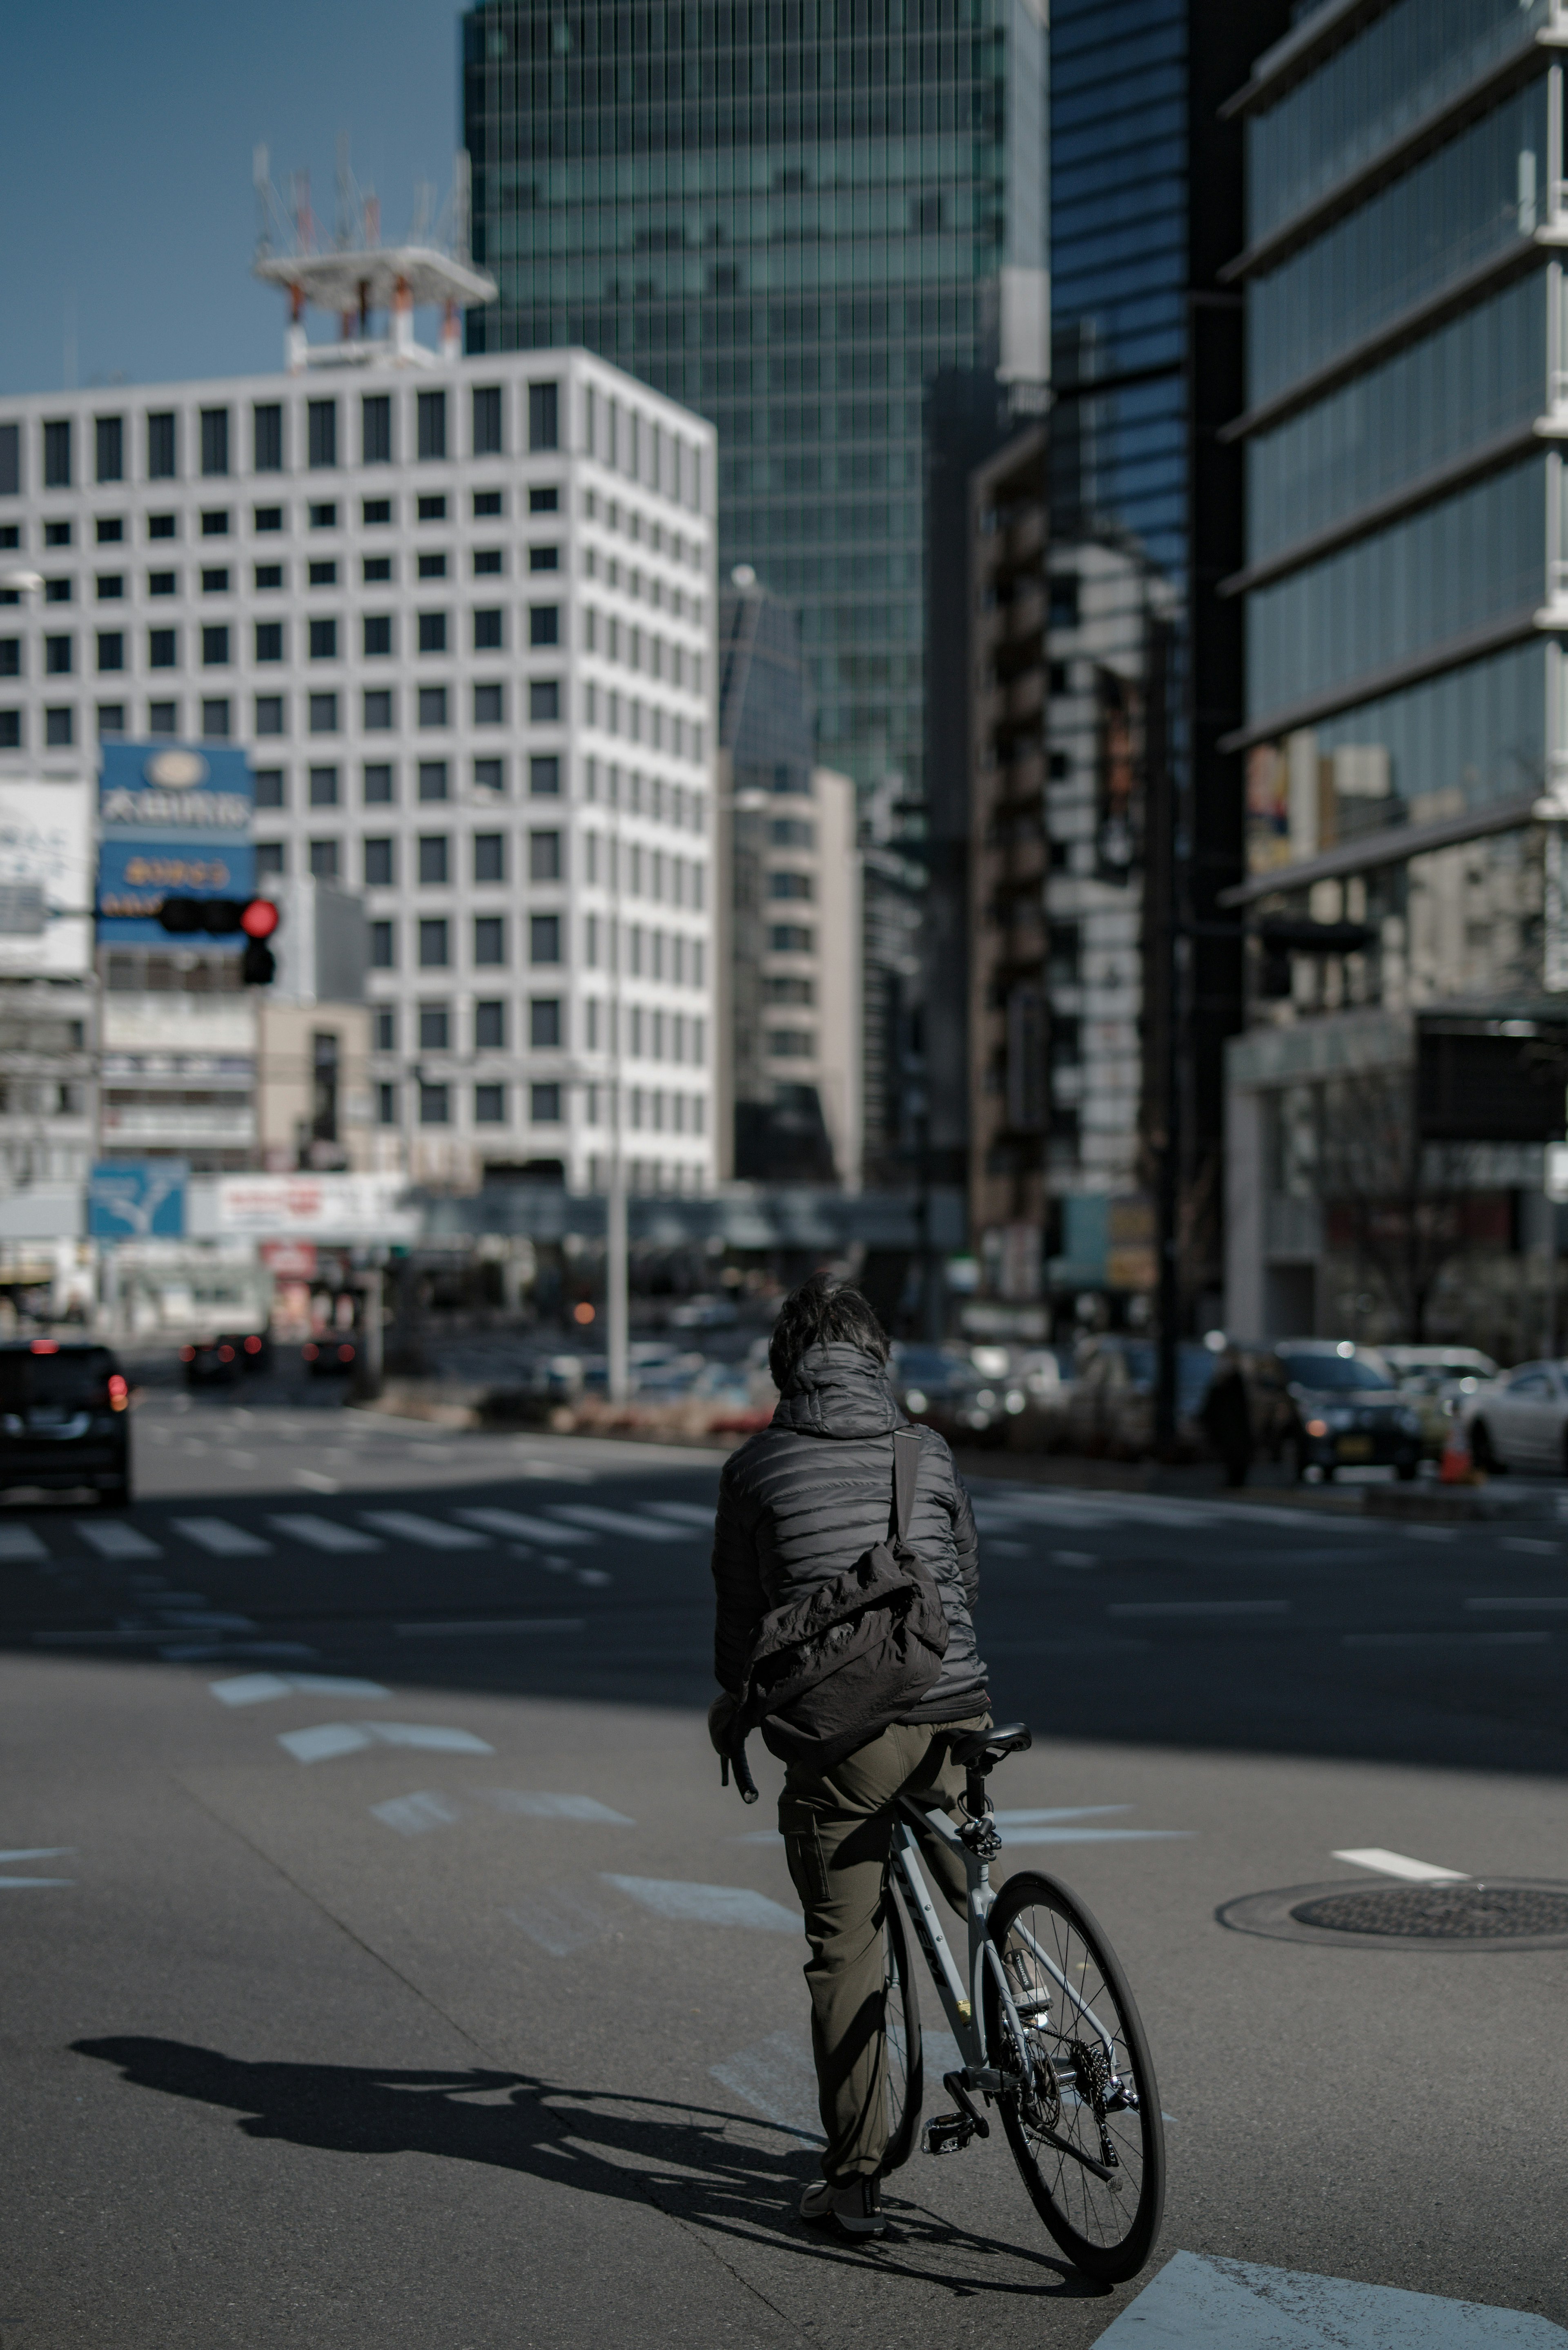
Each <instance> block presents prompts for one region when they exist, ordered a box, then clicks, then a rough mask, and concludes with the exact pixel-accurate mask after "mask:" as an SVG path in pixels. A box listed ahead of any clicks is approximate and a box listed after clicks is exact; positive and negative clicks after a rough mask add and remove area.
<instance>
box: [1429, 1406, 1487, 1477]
mask: <svg viewBox="0 0 1568 2350" xmlns="http://www.w3.org/2000/svg"><path fill="white" fill-rule="evenodd" d="M1438 1483H1439V1485H1474V1484H1479V1483H1480V1478H1479V1477H1478V1475H1477V1473H1476V1466H1475V1462H1474V1461H1472V1460H1471V1458H1470V1440H1469V1436H1468V1435H1467V1434H1466V1432H1465V1430H1464V1427H1463V1425H1462V1423H1461V1422H1460V1421H1459V1420H1458V1419H1452V1420H1450V1421H1449V1434H1448V1440H1447V1442H1446V1443H1445V1444H1444V1446H1443V1459H1442V1465H1441V1467H1440V1468H1439V1469H1438Z"/></svg>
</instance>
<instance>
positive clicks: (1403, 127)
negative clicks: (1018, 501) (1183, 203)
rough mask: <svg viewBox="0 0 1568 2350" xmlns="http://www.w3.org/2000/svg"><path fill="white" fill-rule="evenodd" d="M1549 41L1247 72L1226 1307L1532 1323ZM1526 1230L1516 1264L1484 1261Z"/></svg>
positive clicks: (1462, 1327)
mask: <svg viewBox="0 0 1568 2350" xmlns="http://www.w3.org/2000/svg"><path fill="white" fill-rule="evenodd" d="M1565 33H1568V9H1565V8H1564V7H1563V5H1562V0H1384V5H1379V6H1373V7H1361V8H1356V9H1354V10H1346V9H1344V8H1335V7H1332V6H1322V7H1318V8H1316V9H1312V10H1308V11H1305V12H1301V13H1299V15H1298V20H1297V22H1296V23H1295V25H1294V26H1293V28H1292V30H1291V31H1290V33H1289V34H1288V35H1287V36H1286V37H1285V38H1284V39H1282V41H1280V42H1278V43H1277V44H1276V45H1275V47H1273V48H1272V49H1270V50H1268V51H1267V52H1266V53H1265V54H1263V55H1262V56H1261V57H1259V59H1258V60H1257V62H1256V64H1255V65H1254V67H1253V68H1252V70H1251V74H1250V75H1249V76H1248V77H1246V78H1245V81H1244V86H1243V87H1242V88H1241V89H1240V90H1239V92H1238V95H1237V99H1236V101H1235V109H1234V110H1235V111H1237V112H1239V113H1241V115H1242V117H1243V119H1244V120H1245V123H1246V130H1247V140H1248V213H1247V228H1246V242H1245V249H1244V251H1242V252H1241V254H1240V255H1239V256H1238V257H1237V260H1236V262H1235V264H1234V265H1233V268H1232V271H1231V277H1232V280H1233V282H1238V283H1241V284H1243V285H1244V286H1245V287H1246V293H1247V390H1246V401H1245V407H1244V411H1243V412H1242V413H1241V415H1240V416H1239V417H1238V418H1237V419H1236V420H1235V421H1234V422H1233V424H1232V427H1231V438H1232V439H1233V441H1234V442H1237V443H1238V444H1240V445H1241V446H1243V447H1244V449H1245V452H1246V463H1247V478H1248V485H1249V533H1248V544H1247V549H1246V563H1245V567H1244V568H1243V569H1242V570H1241V572H1240V573H1239V574H1238V575H1237V576H1236V577H1234V578H1233V579H1232V580H1231V583H1230V586H1231V588H1232V590H1233V591H1235V593H1236V595H1237V598H1238V600H1240V601H1241V602H1243V603H1244V606H1245V612H1246V630H1247V709H1246V717H1245V723H1244V724H1243V725H1242V726H1241V727H1240V728H1238V729H1237V730H1235V732H1234V733H1232V735H1231V738H1230V740H1231V743H1232V745H1233V746H1234V747H1235V748H1237V749H1239V750H1240V751H1241V752H1242V753H1243V754H1244V755H1245V757H1246V761H1247V817H1248V844H1247V845H1248V864H1249V868H1250V871H1249V875H1248V879H1247V880H1246V882H1245V884H1244V886H1243V887H1242V888H1241V889H1240V890H1239V891H1237V892H1235V893H1233V899H1232V902H1233V903H1236V904H1239V905H1240V906H1241V909H1242V910H1244V912H1245V913H1246V916H1247V919H1248V920H1249V921H1250V923H1251V927H1252V930H1253V933H1254V938H1255V944H1254V945H1253V947H1252V949H1251V964H1250V997H1251V1001H1250V1012H1251V1026H1250V1029H1249V1033H1248V1035H1246V1036H1245V1037H1244V1038H1242V1039H1241V1040H1239V1041H1238V1043H1237V1044H1236V1045H1234V1046H1233V1047H1232V1049H1231V1127H1232V1135H1233V1142H1232V1154H1231V1155H1232V1160H1233V1163H1234V1165H1235V1166H1236V1167H1237V1168H1238V1169H1239V1170H1241V1169H1243V1168H1244V1169H1245V1170H1247V1173H1246V1180H1245V1183H1244V1186H1243V1187H1242V1192H1239V1194H1238V1196H1239V1198H1240V1197H1241V1196H1242V1195H1243V1193H1244V1197H1245V1201H1246V1207H1245V1213H1244V1214H1242V1215H1241V1216H1239V1217H1236V1218H1233V1220H1232V1231H1231V1256H1232V1270H1231V1284H1230V1286H1231V1291H1232V1293H1233V1295H1234V1296H1235V1297H1236V1298H1237V1299H1238V1300H1239V1301H1240V1302H1241V1311H1242V1314H1243V1315H1244V1316H1245V1318H1246V1326H1248V1327H1249V1328H1251V1329H1257V1330H1274V1331H1278V1330H1280V1329H1282V1327H1284V1326H1286V1325H1288V1326H1291V1327H1293V1328H1305V1329H1311V1328H1312V1327H1313V1326H1314V1320H1315V1324H1316V1326H1317V1327H1318V1328H1320V1329H1323V1330H1333V1331H1334V1334H1335V1335H1338V1334H1339V1333H1340V1331H1341V1330H1342V1329H1345V1330H1346V1331H1347V1332H1349V1333H1350V1334H1351V1335H1358V1334H1359V1332H1360V1331H1361V1330H1363V1329H1365V1330H1366V1333H1367V1335H1370V1336H1383V1337H1386V1338H1404V1337H1416V1338H1419V1337H1423V1336H1428V1335H1431V1336H1440V1335H1445V1334H1449V1335H1457V1334H1460V1333H1462V1335H1463V1336H1466V1337H1467V1338H1469V1339H1470V1340H1471V1341H1472V1342H1475V1343H1480V1344H1481V1345H1483V1346H1486V1347H1490V1348H1491V1349H1493V1350H1494V1351H1496V1352H1497V1353H1499V1354H1500V1355H1502V1356H1504V1357H1505V1358H1509V1357H1512V1356H1513V1355H1516V1354H1522V1353H1532V1352H1536V1351H1541V1352H1547V1351H1554V1345H1553V1336H1552V1333H1553V1318H1552V1317H1553V1315H1554V1313H1555V1310H1556V1309H1555V1304H1554V1290H1553V1281H1554V1276H1553V1275H1552V1271H1551V1242H1550V1235H1549V1233H1548V1232H1547V1231H1546V1228H1545V1227H1544V1226H1543V1225H1542V1223H1541V1218H1542V1215H1544V1214H1545V1212H1546V1211H1545V1209H1544V1205H1543V1202H1542V1193H1541V1144H1542V1141H1543V1140H1544V1139H1547V1138H1548V1137H1549V1135H1550V1134H1552V1133H1554V1132H1555V1133H1561V1131H1562V1091H1561V1088H1562V1068H1563V1056H1564V1055H1568V919H1565V897H1568V855H1565V852H1564V846H1563V844H1564V837H1565V830H1564V827H1565V826H1568V719H1565V703H1564V696H1563V651H1562V645H1563V632H1564V630H1565V629H1568V584H1565V583H1568V571H1565V569H1564V564H1563V556H1564V537H1563V465H1562V459H1561V456H1560V454H1559V452H1560V450H1561V448H1562V445H1563V439H1564V437H1565V436H1568V371H1565V367H1564V358H1565V345H1564V334H1563V318H1564V310H1563V263H1562V259H1561V255H1562V251H1563V244H1564V241H1565V239H1568V198H1565V193H1564V182H1563V65H1562V62H1561V60H1562V57H1563V48H1562V46H1561V45H1562V42H1563V37H1564V35H1565ZM1552 1069H1554V1070H1555V1075H1554V1076H1552V1079H1551V1082H1550V1084H1549V1085H1547V1086H1546V1087H1545V1108H1544V1111H1543V1109H1542V1098H1543V1097H1542V1082H1541V1080H1542V1072H1543V1071H1547V1070H1552ZM1543 1121H1544V1122H1543ZM1460 1145H1462V1146H1463V1151H1464V1161H1465V1163H1464V1165H1463V1167H1462V1168H1461V1167H1460V1166H1459V1163H1458V1161H1457V1160H1456V1159H1454V1158H1453V1156H1452V1151H1453V1149H1455V1148H1456V1147H1458V1146H1460ZM1445 1153H1447V1154H1449V1155H1448V1156H1445V1155H1444V1154H1445ZM1510 1194H1512V1195H1513V1196H1512V1199H1511V1200H1510V1197H1509V1195H1510ZM1374 1200H1376V1201H1380V1203H1381V1204H1380V1206H1379V1208H1378V1211H1377V1217H1374V1216H1373V1214H1372V1211H1371V1208H1370V1206H1369V1202H1370V1201H1374ZM1378 1217H1380V1219H1381V1221H1380V1222H1378V1221H1377V1218H1378ZM1521 1248H1523V1249H1524V1251H1525V1252H1526V1253H1527V1254H1528V1253H1529V1252H1530V1251H1531V1250H1536V1251H1538V1252H1539V1253H1540V1256H1541V1259H1542V1263H1541V1264H1540V1265H1538V1266H1537V1267H1536V1269H1535V1271H1534V1273H1533V1274H1532V1272H1531V1271H1530V1270H1529V1268H1528V1267H1527V1266H1521V1265H1520V1264H1518V1263H1509V1262H1508V1260H1509V1258H1510V1257H1511V1256H1513V1257H1515V1258H1516V1257H1517V1256H1518V1254H1519V1252H1520V1250H1521ZM1428 1324H1429V1325H1430V1329H1429V1330H1428Z"/></svg>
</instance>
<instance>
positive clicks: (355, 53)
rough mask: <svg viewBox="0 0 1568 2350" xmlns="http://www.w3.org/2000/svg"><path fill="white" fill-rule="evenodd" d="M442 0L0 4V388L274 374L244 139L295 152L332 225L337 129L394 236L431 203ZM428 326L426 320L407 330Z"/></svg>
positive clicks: (276, 174)
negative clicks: (416, 205)
mask: <svg viewBox="0 0 1568 2350" xmlns="http://www.w3.org/2000/svg"><path fill="white" fill-rule="evenodd" d="M458 25H459V6H458V5H456V0H450V5H449V0H313V5H306V0H266V5H260V6H257V5H252V6H249V7H234V6H223V5H210V0H209V5H195V0H143V5H140V6H139V7H133V6H129V5H126V0H113V5H109V0H53V5H50V6H49V7H47V8H41V7H37V6H34V7H31V8H25V7H22V6H15V7H13V8H11V9H10V10H8V11H7V12H6V23H5V130H4V135H3V136H0V223H3V224H4V228H3V235H0V391H5V392H26V391H51V390H59V389H60V388H61V387H62V386H64V385H65V383H66V382H67V366H68V359H67V338H68V336H69V334H70V331H71V321H72V317H73V315H74V323H75V343H76V371H75V380H76V382H77V383H78V384H83V385H86V384H88V383H91V382H92V381H93V380H95V379H96V380H99V381H102V380H106V379H108V378H109V377H110V376H112V375H116V374H119V375H121V376H123V377H125V378H126V379H127V380H129V381H130V382H132V383H159V382H168V381H171V380H178V379H181V378H184V377H188V376H213V375H241V374H245V373H252V372H254V371H256V370H258V369H275V368H279V367H281V365H282V354H283V325H284V317H283V311H284V303H283V296H281V295H280V294H278V293H277V292H275V290H274V289H273V288H271V287H268V286H260V285H258V284H257V283H256V281H255V280H254V278H253V277H252V276H251V275H250V264H251V255H252V251H253V248H254V243H255V200H254V194H253V192H252V188H251V151H252V149H253V147H254V146H255V145H256V144H257V143H258V142H260V143H263V144H265V146H266V147H268V148H269V149H270V151H271V156H272V172H273V179H274V182H275V184H276V185H277V186H278V188H279V189H280V191H281V190H282V187H283V182H284V177H285V174H286V172H289V171H291V170H294V169H296V168H297V167H299V166H301V165H305V166H307V167H308V169H309V171H310V175H311V196H312V202H313V205H314V208H315V211H316V214H317V219H318V220H321V219H325V222H326V224H327V229H328V232H329V231H330V227H331V222H332V213H333V198H334V175H335V167H336V142H337V133H338V131H339V130H347V131H348V133H349V135H350V138H351V140H352V161H353V165H354V170H355V173H356V175H357V177H358V179H359V180H360V181H361V182H371V183H373V185H374V186H375V188H376V191H377V193H378V194H379V197H380V199H381V218H382V224H383V228H384V231H386V232H387V233H389V234H394V235H397V234H401V233H402V231H403V230H404V228H405V227H406V226H407V224H408V221H409V218H410V213H411V212H412V209H413V200H414V182H415V181H416V180H419V179H426V180H431V181H433V182H435V184H436V187H437V189H438V191H439V198H438V201H444V197H445V192H446V189H447V186H448V184H449V182H450V180H451V176H452V150H453V148H454V147H455V145H456V143H457V130H458V120H459V105H458V99H459V93H458V78H457V54H458ZM420 327H421V338H422V339H428V338H429V336H430V333H431V322H430V321H429V320H426V319H423V318H421V321H420Z"/></svg>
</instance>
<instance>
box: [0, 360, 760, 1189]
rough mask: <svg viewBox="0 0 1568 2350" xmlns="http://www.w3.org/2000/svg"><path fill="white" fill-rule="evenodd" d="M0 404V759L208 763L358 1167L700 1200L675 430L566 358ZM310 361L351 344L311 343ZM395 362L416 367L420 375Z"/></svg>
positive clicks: (689, 485)
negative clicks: (303, 888)
mask: <svg viewBox="0 0 1568 2350" xmlns="http://www.w3.org/2000/svg"><path fill="white" fill-rule="evenodd" d="M322 356H323V355H322V354H321V353H319V352H318V351H313V352H312V354H311V358H312V361H313V364H312V365H311V366H310V367H309V368H308V369H305V370H304V371H302V372H300V373H297V374H291V375H287V376H283V377H277V376H273V377H256V378H242V379H236V380H227V381H214V382H208V383H185V384H173V385H163V386H160V387H156V388H148V389H139V390H129V389H125V388H121V387H114V388H111V389H98V390H88V391H73V392H57V393H49V394H47V395H43V396H37V397H31V398H27V399H17V400H0V570H7V571H12V572H15V571H17V570H19V569H24V568H26V569H31V570H33V571H36V573H38V574H39V575H41V577H42V582H43V585H42V588H41V590H39V591H36V592H33V593H29V592H27V591H26V590H24V589H18V588H16V587H12V588H9V589H7V590H5V591H4V592H3V593H0V602H3V603H4V604H5V606H7V607H8V608H5V609H0V754H5V753H11V754H26V755H27V756H28V757H29V758H32V757H39V758H42V757H44V756H47V755H48V754H53V755H54V756H55V757H56V758H57V759H60V758H62V757H65V756H67V755H68V754H73V753H74V754H76V755H77V757H78V759H79V758H81V757H82V756H84V755H90V750H91V746H92V745H93V743H95V742H98V741H102V740H104V739H107V738H109V737H113V736H117V735H130V736H133V737H138V738H140V737H172V738H176V739H180V740H183V741H198V740H201V739H203V738H205V739H208V740H212V741H220V742H224V743H242V744H243V745H244V747H245V748H246V749H247V750H248V751H249V753H250V754H251V757H252V760H253V763H254V767H255V770H256V777H257V797H258V807H257V819H256V839H257V843H258V848H259V858H260V866H261V874H262V878H263V884H264V886H265V879H266V878H267V877H268V876H283V875H288V876H295V875H302V874H314V875H316V876H317V877H318V878H321V879H332V880H336V881H337V882H338V883H339V884H340V885H341V886H342V887H344V888H346V889H351V890H354V891H357V892H359V893H361V894H362V895H363V898H364V900H365V905H366V910H367V913H368V917H369V924H370V941H371V955H370V961H371V970H370V975H369V983H368V986H369V997H370V1013H371V1018H370V1038H369V1045H370V1054H369V1063H368V1065H367V1078H368V1083H369V1096H370V1103H371V1112H372V1121H373V1125H374V1128H375V1157H376V1163H378V1164H379V1165H380V1166H382V1167H384V1168H387V1169H389V1170H390V1169H394V1168H405V1167H406V1168H408V1169H409V1170H410V1171H412V1172H413V1173H414V1174H415V1175H416V1176H418V1177H419V1178H421V1179H422V1180H434V1181H441V1182H453V1183H462V1184H466V1183H470V1182H472V1181H473V1180H477V1179H479V1178H480V1177H482V1176H483V1173H484V1171H485V1170H507V1171H513V1172H514V1171H518V1170H534V1171H536V1172H539V1173H542V1174H543V1173H553V1172H554V1171H555V1170H556V1168H557V1167H558V1168H559V1169H560V1170H561V1171H562V1172H563V1173H564V1175H565V1177H566V1181H567V1182H568V1183H569V1184H570V1185H571V1186H572V1187H573V1188H581V1189H592V1188H598V1187H599V1186H601V1185H602V1183H603V1182H604V1180H605V1179H606V1172H607V1162H608V1155H609V1152H610V1149H611V1147H612V1120H613V1103H614V1098H615V1088H616V1087H617V1085H618V1087H619V1097H620V1101H621V1105H622V1118H621V1127H622V1149H623V1154H624V1157H625V1159H626V1161H627V1165H628V1180H630V1182H631V1184H632V1186H633V1187H634V1188H636V1189H639V1190H645V1191H700V1190H701V1189H704V1188H706V1187H707V1186H708V1185H709V1184H711V1181H712V1180H713V1177H714V1172H715V1159H714V1118H713V1066H714V1055H715V1050H716V1045H717V1036H716V1028H715V1022H714V1018H713V1013H712V997H713V989H714V980H715V972H714V955H713V943H712V926H713V906H714V899H715V890H714V886H713V877H712V855H713V837H714V820H715V816H714V796H715V795H714V792H713V789H712V785H711V767H712V762H713V757H714V748H715V736H716V729H715V724H714V698H715V691H716V679H715V670H716V663H715V659H714V646H715V596H714V578H713V493H714V481H715V467H714V449H713V433H712V430H711V427H710V426H709V425H707V424H705V423H704V422H702V421H701V419H700V418H698V417H696V416H694V415H692V414H691V413H690V412H689V411H687V410H685V409H682V408H680V407H679V406H677V405H676V404H675V403H674V402H672V401H670V400H664V399H661V398H660V397H659V395H658V394H657V393H655V392H652V391H649V390H648V389H647V388H646V387H645V386H644V385H642V384H640V383H638V382H636V381H634V380H632V379H631V378H629V377H628V376H626V375H623V374H621V373H620V372H619V371H618V369H614V368H611V367H607V366H605V365H604V364H602V363H601V362H600V361H599V360H597V359H594V358H592V357H591V356H590V355H588V354H587V353H586V352H583V351H542V352H533V353H524V354H521V355H515V356H512V357H506V358H486V359H457V358H454V357H451V356H447V357H443V358H441V359H436V358H435V357H434V356H433V355H430V358H429V363H428V364H421V365H418V366H410V365H407V364H400V363H397V361H396V359H394V358H393V357H392V356H388V357H387V358H385V359H382V358H380V357H370V358H369V363H366V362H367V355H366V354H365V353H364V352H363V351H361V352H360V353H359V354H358V363H357V364H351V363H345V364H344V365H342V366H341V367H335V366H333V365H331V364H327V365H321V364H317V363H314V362H317V361H318V360H319V359H320V358H321V357H322ZM344 356H345V360H346V362H348V359H349V354H348V352H347V351H346V352H345V355H344ZM422 356H424V355H421V357H422Z"/></svg>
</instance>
